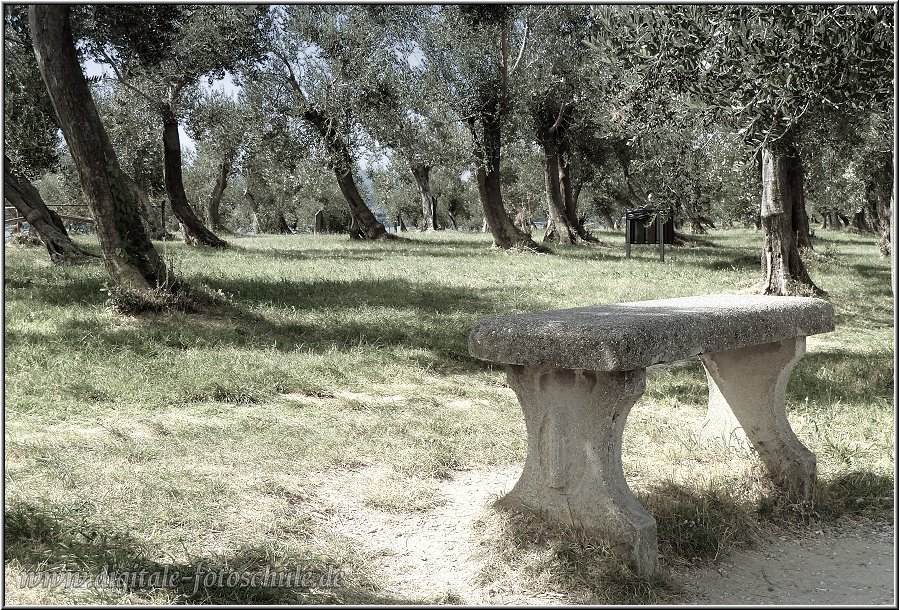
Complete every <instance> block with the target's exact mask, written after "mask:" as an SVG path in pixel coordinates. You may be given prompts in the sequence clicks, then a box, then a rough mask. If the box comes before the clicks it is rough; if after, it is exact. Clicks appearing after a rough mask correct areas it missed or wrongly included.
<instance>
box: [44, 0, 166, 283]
mask: <svg viewBox="0 0 899 610" xmlns="http://www.w3.org/2000/svg"><path fill="white" fill-rule="evenodd" d="M69 10H70V9H69V6H67V5H64V4H43V5H42V4H33V5H31V6H29V8H28V21H29V27H30V29H31V35H32V40H33V43H34V51H35V55H36V57H37V63H38V67H39V68H40V72H41V76H42V77H43V80H44V83H45V84H46V86H47V91H48V93H49V95H50V99H51V100H52V102H53V107H54V109H55V110H56V115H57V117H58V119H59V123H60V127H61V129H62V133H63V136H64V137H65V140H66V144H67V145H68V148H69V152H70V153H71V155H72V158H73V160H74V161H75V165H76V167H77V168H78V175H79V178H80V181H81V187H82V189H83V191H84V194H85V197H86V199H87V201H88V206H89V207H90V210H91V213H92V215H93V217H94V225H95V228H96V231H97V237H98V240H99V242H100V249H101V252H102V253H103V262H104V265H105V267H106V270H107V272H108V273H109V276H110V278H111V279H112V280H113V282H115V283H116V284H117V285H119V286H121V287H124V288H129V289H135V290H148V289H149V290H152V289H156V288H158V287H164V288H171V287H172V286H173V284H174V278H173V277H172V276H171V275H169V273H168V272H167V269H166V267H165V263H164V262H163V260H162V258H161V257H160V256H159V253H158V252H157V251H156V249H155V248H154V247H153V243H152V242H151V241H150V238H149V237H148V236H147V233H146V231H145V230H144V226H143V224H142V223H141V220H140V213H139V211H138V206H139V205H140V204H139V203H138V202H137V200H136V199H135V197H134V195H133V194H132V192H131V190H130V189H129V188H128V185H127V182H126V181H125V179H124V178H123V177H122V170H121V167H120V166H119V160H118V158H117V157H116V154H115V151H114V150H113V147H112V144H111V143H110V141H109V137H108V136H107V134H106V130H105V129H104V127H103V123H102V121H101V120H100V115H99V113H98V112H97V107H96V106H95V104H94V100H93V97H92V96H91V92H90V89H89V88H88V85H87V81H86V80H85V78H84V74H83V73H82V71H81V65H80V63H79V62H78V56H77V54H76V51H75V43H74V39H73V37H72V29H71V24H70V23H69Z"/></svg>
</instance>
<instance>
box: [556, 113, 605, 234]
mask: <svg viewBox="0 0 899 610" xmlns="http://www.w3.org/2000/svg"><path fill="white" fill-rule="evenodd" d="M567 133H568V130H567V129H566V130H563V132H562V134H561V137H560V138H559V184H561V186H562V200H563V201H564V202H565V215H566V216H567V217H568V224H569V226H570V227H571V228H572V229H574V232H575V233H576V234H577V237H578V239H579V240H581V241H592V242H598V241H599V240H598V239H596V237H594V236H593V235H592V234H591V233H590V231H588V230H587V227H585V226H584V224H585V221H586V216H584V218H583V219H581V218H579V217H578V215H577V200H578V196H579V195H580V193H581V187H582V184H580V183H578V184H572V182H571V154H570V152H569V149H568V135H567Z"/></svg>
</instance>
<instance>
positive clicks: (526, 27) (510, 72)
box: [509, 21, 530, 76]
mask: <svg viewBox="0 0 899 610" xmlns="http://www.w3.org/2000/svg"><path fill="white" fill-rule="evenodd" d="M529 31H530V28H529V26H528V22H527V21H525V22H524V37H523V38H522V39H521V48H520V49H518V57H516V58H515V63H514V64H512V67H511V68H510V69H509V76H512V74H513V73H514V72H515V68H517V67H518V63H519V62H520V61H521V57H522V56H523V55H524V47H525V46H526V45H527V42H528V32H529Z"/></svg>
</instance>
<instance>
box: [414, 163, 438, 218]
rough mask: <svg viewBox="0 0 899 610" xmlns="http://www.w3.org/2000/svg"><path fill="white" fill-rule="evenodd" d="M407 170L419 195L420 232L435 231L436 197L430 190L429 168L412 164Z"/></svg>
mask: <svg viewBox="0 0 899 610" xmlns="http://www.w3.org/2000/svg"><path fill="white" fill-rule="evenodd" d="M409 169H410V170H411V171H412V176H413V177H414V178H415V184H417V185H418V192H419V193H421V214H422V224H421V230H422V231H436V230H437V228H438V227H437V196H436V195H435V194H434V192H433V191H432V190H431V166H430V165H425V164H423V163H413V164H411V165H410V167H409Z"/></svg>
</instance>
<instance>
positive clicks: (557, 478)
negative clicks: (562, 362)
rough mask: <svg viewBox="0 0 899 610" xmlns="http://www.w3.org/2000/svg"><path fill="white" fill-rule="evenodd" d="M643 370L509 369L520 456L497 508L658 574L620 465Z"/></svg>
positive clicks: (646, 525)
mask: <svg viewBox="0 0 899 610" xmlns="http://www.w3.org/2000/svg"><path fill="white" fill-rule="evenodd" d="M645 378H646V371H645V369H638V370H634V371H627V372H602V371H589V370H572V369H558V368H553V367H528V366H515V365H513V366H509V367H508V380H509V385H510V386H511V387H512V389H513V390H515V393H516V394H517V395H518V400H519V402H520V403H521V407H522V410H523V411H524V420H525V424H526V426H527V431H528V455H527V460H526V461H525V465H524V472H523V473H522V475H521V478H520V479H519V480H518V483H516V485H515V487H514V488H513V489H512V491H510V492H509V493H508V494H507V495H506V496H505V497H503V498H501V499H500V500H498V501H497V505H498V506H501V507H507V508H512V509H515V510H519V511H526V512H531V513H536V514H538V515H539V516H541V517H542V518H545V519H548V520H551V521H556V522H560V523H563V524H565V525H568V526H570V527H573V528H575V529H581V530H584V531H585V532H586V533H587V534H588V535H591V536H595V537H597V538H599V539H602V540H604V541H606V542H607V543H608V544H609V545H610V547H611V549H612V550H613V552H615V553H616V554H617V555H618V556H620V557H621V558H622V559H624V560H625V561H627V562H628V563H630V564H631V566H633V567H634V568H635V569H636V570H637V572H639V573H640V574H652V573H654V572H656V570H657V569H658V563H657V553H658V544H657V541H656V522H655V519H653V518H652V516H651V515H650V514H649V513H647V512H646V510H644V509H643V507H642V506H640V504H639V503H638V502H637V500H636V498H634V495H633V494H632V493H631V490H630V488H629V487H628V485H627V482H626V481H625V478H624V471H623V469H622V466H621V435H622V432H623V430H624V423H625V420H626V419H627V415H628V412H629V411H630V410H631V407H632V406H633V405H634V403H635V402H636V400H637V399H638V398H639V397H640V395H641V394H642V393H643V389H644V384H645Z"/></svg>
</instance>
